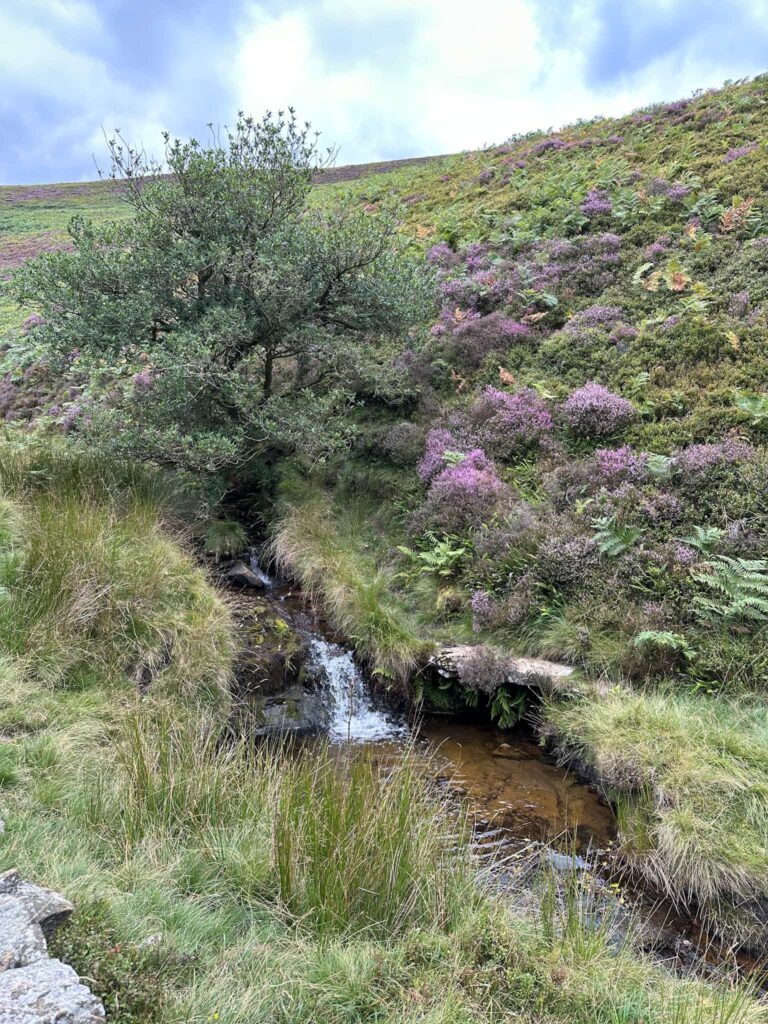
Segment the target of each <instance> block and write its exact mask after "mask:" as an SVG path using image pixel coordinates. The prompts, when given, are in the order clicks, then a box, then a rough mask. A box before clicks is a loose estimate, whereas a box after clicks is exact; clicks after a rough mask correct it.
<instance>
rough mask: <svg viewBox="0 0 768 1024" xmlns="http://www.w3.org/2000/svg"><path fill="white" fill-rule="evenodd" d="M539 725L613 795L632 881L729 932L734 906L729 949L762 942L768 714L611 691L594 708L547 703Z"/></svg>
mask: <svg viewBox="0 0 768 1024" xmlns="http://www.w3.org/2000/svg"><path fill="white" fill-rule="evenodd" d="M545 718H546V721H547V724H548V727H549V728H550V729H552V730H554V732H555V734H556V735H557V736H558V737H559V738H560V740H561V741H562V742H563V743H564V744H565V747H566V749H567V750H570V751H572V752H573V751H575V752H576V754H577V756H578V757H579V759H580V760H581V761H582V762H584V763H586V764H587V765H589V766H591V767H593V768H595V769H596V771H597V773H598V774H599V775H600V777H601V778H602V779H603V780H605V782H606V784H607V785H609V786H610V787H612V788H613V789H614V791H615V792H616V793H617V794H618V799H619V811H620V813H619V825H620V831H621V837H622V841H623V843H624V847H625V850H626V852H627V853H628V854H629V855H630V857H631V860H632V863H634V864H635V865H636V867H637V869H638V870H639V871H641V872H642V873H644V874H645V875H646V877H648V878H649V879H650V880H651V881H652V883H653V884H654V885H655V886H657V887H658V888H660V889H662V890H663V891H666V892H668V893H669V894H670V895H671V896H672V897H673V898H676V899H678V900H681V901H684V902H690V901H691V900H694V901H698V902H699V903H700V904H701V905H702V906H703V907H704V908H707V909H708V911H709V913H710V915H711V916H713V917H714V918H716V919H717V920H718V922H719V925H720V926H721V927H723V926H726V930H727V926H728V924H729V915H728V913H727V907H728V906H729V905H730V906H733V905H738V904H741V905H742V909H743V911H744V913H743V914H742V915H741V917H740V921H741V924H740V927H739V929H738V930H739V934H738V935H736V936H735V938H737V940H739V941H744V940H748V939H750V938H753V940H754V939H755V938H757V939H758V940H761V941H763V942H764V940H765V932H766V928H765V925H763V926H762V927H760V926H759V925H758V919H757V917H756V916H753V915H752V914H750V913H749V910H750V903H752V909H755V904H756V903H757V904H759V901H761V900H765V899H766V897H768V850H767V849H766V836H768V724H767V723H766V716H765V709H764V706H763V705H762V704H759V703H756V702H754V701H750V702H744V703H738V702H726V701H725V700H723V699H722V698H719V697H706V696H691V695H689V694H685V693H680V692H678V693H674V692H668V693H663V692H661V693H635V692H632V691H631V690H627V689H621V688H618V687H617V688H615V689H613V690H611V691H610V692H609V693H607V694H606V695H605V696H604V697H603V699H601V700H597V701H595V700H591V701H587V700H582V701H576V702H571V703H550V704H549V705H548V706H547V707H546V708H545ZM750 925H751V929H750ZM750 930H752V931H753V932H754V935H752V936H751V935H750Z"/></svg>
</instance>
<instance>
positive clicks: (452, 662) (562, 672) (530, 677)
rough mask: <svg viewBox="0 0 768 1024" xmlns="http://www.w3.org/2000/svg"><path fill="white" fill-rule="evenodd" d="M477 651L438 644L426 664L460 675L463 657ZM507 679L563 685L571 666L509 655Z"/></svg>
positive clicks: (518, 682)
mask: <svg viewBox="0 0 768 1024" xmlns="http://www.w3.org/2000/svg"><path fill="white" fill-rule="evenodd" d="M474 650H476V648H475V647H474V646H472V645H471V644H458V645H456V646H453V647H449V646H446V647H441V648H439V649H438V650H437V651H435V653H434V654H433V655H432V657H431V658H430V661H429V663H430V664H431V665H432V666H433V667H434V668H435V670H436V671H437V672H438V674H439V675H441V676H445V677H447V678H453V677H455V676H458V675H459V667H460V665H461V662H462V661H463V659H464V658H467V657H469V656H470V655H471V654H472V652H473V651H474ZM505 671H506V682H507V683H510V684H513V685H515V686H535V687H536V686H541V685H542V684H544V685H549V686H552V685H562V684H563V683H564V682H566V680H568V679H569V677H570V676H572V675H573V673H574V669H573V668H571V666H570V665H563V664H561V663H559V662H557V661H547V660H546V658H524V657H516V656H514V655H509V657H507V658H506V659H505Z"/></svg>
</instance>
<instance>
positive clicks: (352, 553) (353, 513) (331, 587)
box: [271, 485, 430, 683]
mask: <svg viewBox="0 0 768 1024" xmlns="http://www.w3.org/2000/svg"><path fill="white" fill-rule="evenodd" d="M369 531H370V525H369V524H367V523H366V519H365V516H364V515H363V514H362V512H361V509H360V507H359V506H357V505H356V504H355V503H354V501H351V502H350V503H349V505H347V507H346V508H344V509H340V508H337V507H335V506H334V505H333V504H332V503H331V501H330V499H329V498H328V497H327V496H326V495H324V494H323V493H322V492H321V491H318V490H315V489H313V488H311V486H309V485H308V486H307V487H306V488H305V489H304V490H303V492H302V493H301V494H300V495H299V496H298V500H293V501H291V502H290V503H289V504H288V506H287V508H286V510H285V512H284V514H283V515H282V517H281V518H280V520H279V522H278V523H277V524H276V526H275V529H274V532H273V539H272V546H271V550H272V554H273V557H274V558H275V561H276V562H277V565H278V566H279V568H280V570H281V571H282V572H284V573H286V574H289V575H291V576H293V577H295V578H297V579H298V580H299V582H300V583H301V585H302V587H303V589H304V590H305V592H306V593H307V595H308V596H309V597H310V598H311V599H313V600H316V601H318V603H320V604H321V605H322V607H323V609H324V611H325V612H326V614H327V615H328V617H329V619H330V621H331V622H332V624H333V625H334V627H335V628H337V629H339V630H340V631H341V632H342V633H344V634H345V635H346V636H347V637H348V638H349V639H350V640H351V642H352V643H353V644H354V646H355V649H356V650H357V651H358V653H359V654H360V655H361V656H362V657H363V658H365V659H366V661H368V662H369V663H370V664H371V666H372V667H373V669H374V671H375V672H376V673H378V674H379V675H381V676H383V677H384V678H390V679H395V680H398V681H400V682H401V683H405V681H406V680H407V679H408V678H409V677H410V675H411V674H412V672H413V670H414V669H415V668H416V666H417V665H418V663H419V661H420V660H421V659H422V658H423V657H424V656H425V654H426V653H427V652H428V650H429V646H430V645H429V642H428V641H425V640H423V639H421V638H420V636H419V635H418V631H417V627H416V625H415V623H414V622H413V621H412V619H411V617H410V616H409V615H408V614H407V612H406V610H405V609H404V607H403V605H402V603H401V602H399V601H398V600H397V597H396V594H395V588H394V582H393V578H392V577H393V572H392V569H391V567H390V566H388V565H386V564H379V563H378V561H377V559H376V558H375V556H374V554H373V551H372V547H373V544H372V541H371V539H370V536H369Z"/></svg>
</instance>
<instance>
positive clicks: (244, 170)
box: [13, 112, 425, 472]
mask: <svg viewBox="0 0 768 1024" xmlns="http://www.w3.org/2000/svg"><path fill="white" fill-rule="evenodd" d="M111 152H112V159H113V169H112V175H113V177H115V178H116V179H119V180H121V182H122V186H123V189H124V196H125V199H126V201H127V203H128V204H129V205H130V206H131V207H132V209H133V213H134V216H133V217H132V218H131V219H130V220H126V221H121V222H109V223H107V224H105V225H104V226H98V225H96V224H94V223H93V222H90V221H88V220H86V219H85V218H83V217H75V218H74V219H73V220H72V222H71V224H70V228H69V233H70V238H71V243H72V247H73V249H74V251H73V252H72V253H51V254H47V255H43V256H40V257H39V258H37V259H36V260H32V261H30V262H28V263H27V264H26V265H25V266H24V267H23V268H22V269H21V270H20V271H19V273H18V275H17V278H16V280H15V283H14V285H13V289H14V294H15V296H16V298H17V299H18V301H19V302H21V303H24V304H32V305H33V306H34V307H35V308H36V309H38V310H39V311H40V312H41V313H42V315H43V317H44V319H45V323H44V325H43V326H41V327H39V328H38V329H37V330H36V337H35V340H36V343H37V347H38V351H39V352H40V353H44V354H45V355H47V356H48V357H50V358H52V359H56V360H58V362H59V366H60V367H66V365H67V359H68V358H69V354H70V353H71V352H72V351H73V350H75V349H76V350H77V351H78V353H79V366H80V368H81V369H87V370H88V372H89V373H91V375H92V379H93V381H94V383H96V382H98V381H100V382H101V384H100V386H101V388H102V389H106V390H107V391H108V392H109V400H108V401H107V402H105V403H103V404H102V403H96V404H95V405H94V406H93V407H92V408H91V410H90V415H91V418H92V420H93V424H92V425H93V431H92V435H93V439H95V441H96V442H99V443H102V444H104V443H106V442H107V441H109V442H111V445H112V447H113V448H114V449H115V450H118V451H121V452H123V453H134V454H137V455H140V456H142V457H150V458H155V459H157V460H158V461H160V462H162V463H164V464H170V465H187V466H190V467H192V468H194V469H195V470H196V471H197V472H203V471H209V472H210V471H216V470H217V469H220V468H222V467H225V466H227V467H228V466H234V465H238V464H240V463H242V462H243V460H244V459H247V458H250V457H252V456H253V454H254V452H255V451H257V450H258V448H259V447H263V446H264V445H265V444H266V443H270V444H272V445H274V446H276V447H278V448H281V447H282V448H287V449H289V450H292V449H296V448H301V447H302V441H303V440H306V441H307V451H308V452H309V453H310V455H311V456H312V457H316V455H317V450H318V444H317V442H318V437H317V435H318V434H319V433H320V432H321V431H322V430H323V429H325V430H326V435H325V438H324V444H320V445H319V448H320V449H323V447H326V448H327V446H328V445H329V444H330V443H331V440H332V435H333V430H332V429H328V428H324V427H323V424H324V423H326V421H328V420H329V418H330V419H331V420H332V419H333V417H334V416H337V415H338V412H339V409H340V408H341V409H344V408H346V406H347V404H348V403H349V401H350V400H352V399H353V398H354V396H355V394H356V393H357V391H358V390H360V391H363V392H370V391H371V390H378V391H379V392H381V393H382V394H388V395H390V396H392V395H396V394H398V388H399V382H398V379H397V374H396V373H393V371H392V364H391V361H390V360H389V359H388V353H387V354H384V348H383V347H382V343H381V340H380V339H381V338H382V337H383V336H385V335H389V336H394V335H397V334H398V333H399V332H400V331H402V330H403V329H404V328H406V327H407V326H408V325H409V324H410V323H412V322H413V321H414V320H415V319H417V318H418V317H419V315H420V314H421V312H422V311H423V310H424V309H425V293H424V291H423V289H422V286H421V283H420V275H419V271H418V268H417V266H416V264H415V263H414V261H413V260H412V259H410V258H409V257H408V255H407V253H406V252H405V245H404V243H403V241H402V240H401V236H400V234H399V232H398V226H397V224H396V222H395V221H394V220H393V219H392V218H391V217H388V216H386V215H384V214H381V215H378V216H371V215H369V214H366V213H365V212H363V211H360V210H358V209H356V208H353V207H351V206H350V205H349V204H336V205H335V206H334V207H333V208H329V209H327V210H325V211H319V210H313V211H308V210H307V201H308V195H309V190H310V188H311V182H312V176H313V173H315V171H316V169H317V164H318V159H319V157H318V153H317V149H316V145H315V142H314V140H313V138H312V137H311V136H310V134H309V130H308V128H306V127H304V128H302V127H300V126H299V125H298V123H297V121H296V118H295V116H294V114H293V112H289V113H288V114H287V115H284V114H282V113H280V114H277V115H272V114H267V115H265V116H264V118H262V120H260V121H254V120H252V119H251V118H245V117H242V116H241V117H240V118H239V119H238V121H237V122H236V125H235V127H234V128H233V129H231V130H228V131H227V132H226V133H225V137H224V140H223V142H218V141H215V142H213V143H212V144H211V145H209V146H203V145H201V144H200V143H199V142H197V141H196V140H190V141H188V142H183V141H181V140H178V139H176V140H171V139H170V137H169V136H166V153H165V169H166V170H167V171H168V172H169V173H168V174H160V171H161V170H162V169H163V168H161V167H160V166H159V165H156V164H154V163H152V162H151V161H148V160H147V158H146V157H145V155H144V152H143V151H142V150H140V149H134V148H132V147H131V146H130V145H128V144H127V143H125V142H124V141H123V140H122V139H114V140H112V142H111ZM315 396H317V398H315ZM294 408H296V410H297V411H301V415H302V425H301V428H300V429H293V430H292V429H291V414H292V411H293V410H294ZM92 443H93V441H92Z"/></svg>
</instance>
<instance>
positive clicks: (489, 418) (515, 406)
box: [469, 386, 552, 459]
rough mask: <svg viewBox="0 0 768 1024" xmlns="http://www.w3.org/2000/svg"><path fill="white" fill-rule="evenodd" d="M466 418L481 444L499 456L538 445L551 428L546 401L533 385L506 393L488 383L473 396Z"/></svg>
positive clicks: (508, 456) (502, 457) (506, 455)
mask: <svg viewBox="0 0 768 1024" xmlns="http://www.w3.org/2000/svg"><path fill="white" fill-rule="evenodd" d="M469 418H470V422H471V423H472V425H473V427H474V428H475V429H476V431H477V435H478V437H479V438H481V440H482V443H483V447H484V448H485V449H486V450H487V451H489V452H490V453H491V454H492V455H493V456H495V457H496V458H500V459H508V458H511V457H512V456H514V455H516V454H519V453H521V452H524V451H526V450H528V449H531V448H535V447H537V446H538V445H540V444H541V442H542V441H543V440H544V439H545V438H546V437H547V436H548V435H549V434H550V432H551V431H552V416H551V414H550V412H549V409H548V408H547V404H546V402H544V401H543V400H542V399H541V398H539V396H538V394H537V393H536V392H535V391H534V390H533V388H522V389H521V390H519V391H515V392H512V393H509V392H506V391H499V390H498V388H494V387H491V386H489V387H487V388H485V390H484V391H483V392H482V394H481V395H480V396H479V397H478V398H477V399H475V401H474V403H473V405H472V407H471V409H470V411H469Z"/></svg>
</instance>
